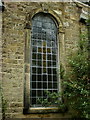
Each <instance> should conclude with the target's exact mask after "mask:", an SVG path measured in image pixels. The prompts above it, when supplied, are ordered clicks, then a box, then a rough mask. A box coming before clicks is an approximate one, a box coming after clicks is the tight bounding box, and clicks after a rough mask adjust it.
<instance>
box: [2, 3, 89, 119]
mask: <svg viewBox="0 0 90 120" xmlns="http://www.w3.org/2000/svg"><path fill="white" fill-rule="evenodd" d="M4 5H5V10H4V11H3V13H2V86H3V95H4V99H5V100H6V101H7V110H6V117H7V118H9V117H10V118H32V117H33V118H37V117H39V118H41V117H44V118H45V117H46V118H47V117H48V118H49V117H50V118H55V117H57V118H60V117H61V118H63V117H69V114H68V115H66V116H62V115H61V114H60V113H59V114H57V113H55V114H51V113H50V114H30V115H24V114H23V108H24V80H25V47H26V46H25V45H26V44H27V43H26V33H27V29H25V26H26V23H27V21H28V22H29V20H28V18H29V17H28V14H29V16H31V17H32V16H33V15H34V14H36V13H38V12H40V11H42V12H49V13H50V14H52V15H54V17H56V19H57V20H58V21H59V22H60V23H59V24H60V25H59V28H58V32H59V35H58V37H59V43H58V44H59V45H60V49H59V50H60V62H61V63H62V64H63V65H64V66H65V67H66V66H67V58H68V56H70V55H71V54H72V53H73V52H74V51H76V50H77V44H78V41H79V38H80V32H81V30H82V28H85V25H84V24H83V23H80V22H79V20H80V14H81V10H82V9H85V11H86V12H88V9H89V8H88V7H85V6H84V5H82V4H81V5H80V4H77V3H74V2H72V3H68V2H65V3H63V2H48V3H44V2H39V3H38V2H5V3H4ZM30 24H31V23H30ZM27 71H28V68H27ZM26 77H28V76H26Z"/></svg>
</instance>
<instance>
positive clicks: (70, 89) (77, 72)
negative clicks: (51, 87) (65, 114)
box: [63, 36, 90, 118]
mask: <svg viewBox="0 0 90 120" xmlns="http://www.w3.org/2000/svg"><path fill="white" fill-rule="evenodd" d="M79 45H80V46H79V50H78V51H77V52H76V53H75V55H74V54H73V56H72V57H71V58H70V59H69V65H70V70H69V71H68V73H67V74H66V75H65V76H64V81H63V85H64V86H65V89H64V91H63V96H64V98H66V101H67V104H68V106H70V108H71V109H72V110H74V111H76V112H75V113H76V114H74V117H76V116H77V117H81V118H90V78H89V74H88V70H89V61H88V51H87V39H85V36H84V37H82V39H81V41H80V43H79Z"/></svg>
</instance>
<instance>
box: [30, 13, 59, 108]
mask: <svg viewBox="0 0 90 120" xmlns="http://www.w3.org/2000/svg"><path fill="white" fill-rule="evenodd" d="M31 31H32V33H31V52H30V53H31V57H30V61H31V64H30V106H32V107H33V106H34V107H37V106H39V107H40V106H41V105H40V104H39V103H38V101H37V99H38V98H40V99H41V98H42V99H46V96H45V91H50V92H51V93H52V92H57V91H58V79H57V66H58V65H57V63H58V45H57V26H56V24H55V22H54V20H53V19H52V17H51V16H50V15H49V14H44V13H38V14H36V15H35V16H34V17H33V19H32V29H31ZM47 99H48V98H47Z"/></svg>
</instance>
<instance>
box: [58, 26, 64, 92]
mask: <svg viewBox="0 0 90 120" xmlns="http://www.w3.org/2000/svg"><path fill="white" fill-rule="evenodd" d="M64 34H65V33H64V30H63V27H59V28H58V60H59V63H58V64H59V68H60V64H63V67H65V40H64ZM61 90H62V88H61V79H60V75H59V91H61Z"/></svg>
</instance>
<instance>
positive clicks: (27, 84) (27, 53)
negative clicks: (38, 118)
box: [24, 28, 31, 113]
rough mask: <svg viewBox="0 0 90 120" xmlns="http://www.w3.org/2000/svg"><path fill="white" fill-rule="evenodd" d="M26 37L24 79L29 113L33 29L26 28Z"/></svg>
mask: <svg viewBox="0 0 90 120" xmlns="http://www.w3.org/2000/svg"><path fill="white" fill-rule="evenodd" d="M25 31H26V36H25V64H24V68H25V79H24V113H26V112H27V110H28V109H29V106H30V41H31V40H30V38H31V29H28V28H26V29H25Z"/></svg>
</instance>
